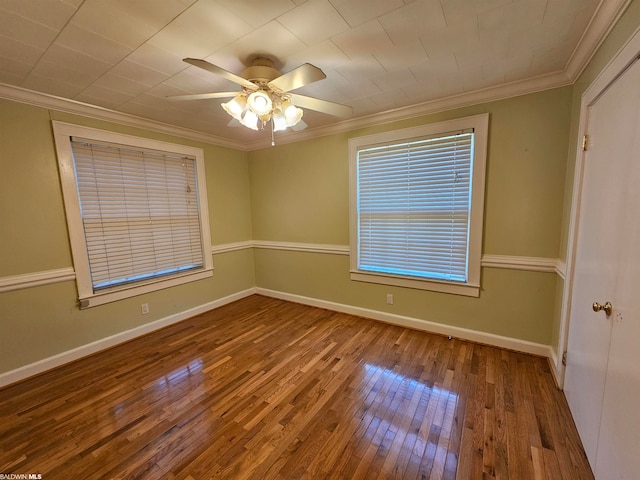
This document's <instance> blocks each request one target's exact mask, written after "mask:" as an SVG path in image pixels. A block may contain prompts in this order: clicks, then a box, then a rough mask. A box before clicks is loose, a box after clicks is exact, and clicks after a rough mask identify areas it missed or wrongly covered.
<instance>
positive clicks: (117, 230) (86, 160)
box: [54, 122, 213, 308]
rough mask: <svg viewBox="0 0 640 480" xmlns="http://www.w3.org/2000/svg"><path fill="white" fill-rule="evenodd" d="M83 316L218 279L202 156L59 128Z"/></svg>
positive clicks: (181, 148)
mask: <svg viewBox="0 0 640 480" xmlns="http://www.w3.org/2000/svg"><path fill="white" fill-rule="evenodd" d="M54 133H55V139H56V149H57V152H58V163H59V165H60V172H61V178H62V186H63V194H64V201H65V209H66V213H67V223H68V227H69V236H70V239H71V248H72V254H73V262H74V267H75V270H76V282H77V285H78V296H79V300H80V306H81V308H86V307H90V306H94V305H100V304H103V303H107V302H111V301H115V300H119V299H122V298H127V297H130V296H133V295H139V294H142V293H147V292H150V291H154V290H158V289H161V288H167V287H170V286H174V285H179V284H182V283H186V282H189V281H193V280H199V279H202V278H206V277H210V276H211V275H212V268H213V267H212V259H211V241H210V238H209V223H208V212H207V199H206V185H205V181H204V155H203V152H202V150H201V149H197V148H193V147H187V146H184V145H175V144H170V143H165V142H159V141H155V140H149V139H144V138H137V137H132V136H128V135H121V134H116V133H112V132H106V131H102V130H96V129H91V128H87V127H81V126H77V125H71V124H66V123H61V122H54Z"/></svg>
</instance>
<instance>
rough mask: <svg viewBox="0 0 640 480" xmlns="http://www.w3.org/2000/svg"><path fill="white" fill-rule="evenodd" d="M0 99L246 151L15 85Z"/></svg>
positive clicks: (3, 88)
mask: <svg viewBox="0 0 640 480" xmlns="http://www.w3.org/2000/svg"><path fill="white" fill-rule="evenodd" d="M0 99H5V100H12V101H14V102H20V103H25V104H28V105H33V106H34V107H41V108H47V109H52V110H56V111H59V112H64V113H71V114H73V115H80V116H83V117H88V118H93V119H96V120H103V121H107V122H114V123H118V124H120V125H126V126H128V127H137V128H143V129H145V130H150V131H152V132H158V133H164V134H167V135H175V136H178V137H182V138H188V139H190V140H196V141H199V142H205V143H210V144H213V145H219V146H221V147H229V148H233V149H236V150H245V146H244V144H243V143H241V142H236V141H234V140H229V139H227V138H223V137H218V136H216V135H210V134H208V133H203V132H198V131H196V130H191V129H189V128H183V127H178V126H175V125H170V124H168V123H162V122H157V121H155V120H149V119H147V118H143V117H138V116H136V115H131V114H128V113H123V112H117V111H115V110H110V109H108V108H104V107H99V106H97V105H91V104H89V103H83V102H78V101H77V100H71V99H68V98H62V97H57V96H55V95H49V94H47V93H40V92H35V91H33V90H28V89H26V88H22V87H16V86H14V85H7V84H6V83H0Z"/></svg>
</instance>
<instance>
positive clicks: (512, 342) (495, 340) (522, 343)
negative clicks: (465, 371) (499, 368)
mask: <svg viewBox="0 0 640 480" xmlns="http://www.w3.org/2000/svg"><path fill="white" fill-rule="evenodd" d="M256 293H258V294H260V295H264V296H267V297H273V298H279V299H281V300H288V301H290V302H296V303H302V304H304V305H310V306H313V307H320V308H326V309H327V310H333V311H336V312H342V313H348V314H351V315H358V316H360V317H366V318H371V319H373V320H379V321H382V322H385V323H391V324H394V325H399V326H402V327H408V328H413V329H416V330H422V331H425V332H430V333H437V334H440V335H450V336H452V337H456V338H460V339H464V340H471V341H474V342H478V343H484V344H487V345H493V346H496V347H501V348H507V349H509V350H516V351H518V352H525V353H531V354H533V355H539V356H542V357H547V358H551V356H552V353H553V350H552V348H551V346H549V345H543V344H541V343H534V342H529V341H527V340H520V339H518V338H511V337H503V336H501V335H495V334H493V333H485V332H479V331H477V330H469V329H466V328H460V327H454V326H451V325H445V324H442V323H436V322H430V321H428V320H421V319H418V318H413V317H406V316H403V315H396V314H393V313H387V312H381V311H378V310H371V309H368V308H362V307H355V306H353V305H345V304H342V303H335V302H330V301H327V300H320V299H317V298H310V297H304V296H302V295H295V294H293V293H286V292H279V291H276V290H269V289H266V288H260V287H257V288H256Z"/></svg>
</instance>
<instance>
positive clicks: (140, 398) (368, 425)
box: [0, 295, 593, 480]
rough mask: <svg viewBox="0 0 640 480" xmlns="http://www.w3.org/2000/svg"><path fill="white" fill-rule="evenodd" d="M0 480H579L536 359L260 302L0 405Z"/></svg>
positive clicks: (78, 365)
mask: <svg viewBox="0 0 640 480" xmlns="http://www.w3.org/2000/svg"><path fill="white" fill-rule="evenodd" d="M0 473H4V474H7V473H24V474H28V473H41V474H42V478H43V479H45V480H53V479H67V480H69V479H83V480H85V479H98V478H126V479H134V478H153V479H174V478H175V479H188V480H204V479H211V478H216V479H218V478H219V479H279V480H290V479H298V478H308V479H324V478H327V479H339V478H343V479H367V480H368V479H386V478H398V479H400V478H401V479H454V478H458V479H461V480H467V479H494V478H495V479H503V480H504V479H510V480H527V479H536V480H537V479H547V480H560V479H563V480H585V479H593V476H592V474H591V471H590V469H589V466H588V463H587V460H586V457H585V455H584V452H583V450H582V447H581V444H580V441H579V439H578V435H577V433H576V429H575V426H574V424H573V420H572V419H571V415H570V413H569V410H568V407H567V403H566V401H565V398H564V395H563V394H562V392H560V391H558V390H557V389H556V387H555V385H554V382H553V379H552V377H551V374H550V371H549V366H548V363H547V360H546V359H543V358H539V357H535V356H531V355H526V354H520V353H515V352H511V351H507V350H501V349H498V348H493V347H488V346H483V345H478V344H474V343H471V342H465V341H460V340H456V339H454V340H451V341H450V340H448V339H447V338H446V337H442V336H437V335H430V334H427V333H424V332H418V331H413V330H408V329H403V328H400V327H395V326H390V325H385V324H382V323H378V322H375V321H372V320H367V319H363V318H359V317H354V316H350V315H346V314H341V313H335V312H330V311H327V310H322V309H317V308H312V307H307V306H303V305H297V304H293V303H288V302H284V301H280V300H275V299H270V298H266V297H261V296H257V295H256V296H252V297H249V298H246V299H244V300H241V301H238V302H235V303H233V304H230V305H227V306H225V307H221V308H219V309H217V310H214V311H211V312H208V313H205V314H203V315H199V316H197V317H194V318H192V319H189V320H186V321H184V322H181V323H179V324H176V325H173V326H171V327H167V328H165V329H163V330H160V331H157V332H154V333H152V334H150V335H147V336H145V337H142V338H139V339H136V340H134V341H131V342H129V343H127V344H124V345H120V346H118V347H115V348H112V349H110V350H107V351H105V352H101V353H99V354H96V355H93V356H91V357H89V358H86V359H83V360H80V361H77V362H74V363H72V364H69V365H66V366H64V367H61V368H59V369H56V370H53V371H51V372H48V373H45V374H43V375H40V376H38V377H34V378H32V379H29V380H27V381H24V382H21V383H19V384H16V385H13V386H10V387H8V388H5V389H3V390H0Z"/></svg>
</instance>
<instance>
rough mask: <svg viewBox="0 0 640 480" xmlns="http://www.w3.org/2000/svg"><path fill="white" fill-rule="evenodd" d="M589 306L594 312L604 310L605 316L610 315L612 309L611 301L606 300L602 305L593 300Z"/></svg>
mask: <svg viewBox="0 0 640 480" xmlns="http://www.w3.org/2000/svg"><path fill="white" fill-rule="evenodd" d="M591 308H593V311H594V312H599V311H600V310H604V313H606V314H607V317H608V316H609V315H611V312H612V311H613V305H611V302H607V303H605V304H604V305H600V304H599V303H598V302H593V305H591Z"/></svg>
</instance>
